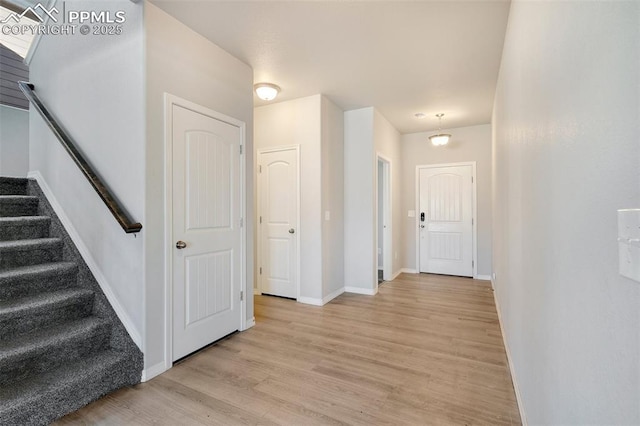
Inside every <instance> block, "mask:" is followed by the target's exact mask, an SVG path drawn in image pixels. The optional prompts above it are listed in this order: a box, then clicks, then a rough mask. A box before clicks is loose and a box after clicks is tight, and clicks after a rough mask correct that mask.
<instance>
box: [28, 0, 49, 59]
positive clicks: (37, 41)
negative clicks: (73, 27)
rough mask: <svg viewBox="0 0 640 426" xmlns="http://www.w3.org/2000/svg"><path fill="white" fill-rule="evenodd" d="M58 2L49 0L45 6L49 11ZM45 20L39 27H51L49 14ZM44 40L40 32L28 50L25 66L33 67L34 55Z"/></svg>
mask: <svg viewBox="0 0 640 426" xmlns="http://www.w3.org/2000/svg"><path fill="white" fill-rule="evenodd" d="M55 3H56V0H49V1H48V2H47V5H46V6H45V7H46V9H47V10H51V8H52V7H53V6H54V5H55ZM45 15H47V16H46V17H45V18H44V21H43V22H42V23H40V24H39V25H41V26H47V25H49V21H50V20H51V17H50V16H49V15H48V14H45ZM41 38H42V33H40V32H38V33H37V34H36V35H35V36H34V37H33V40H31V45H30V46H29V50H27V54H26V55H25V57H24V60H23V61H22V62H24V64H25V65H26V66H29V65H31V60H33V55H35V53H36V50H38V46H40V39H41Z"/></svg>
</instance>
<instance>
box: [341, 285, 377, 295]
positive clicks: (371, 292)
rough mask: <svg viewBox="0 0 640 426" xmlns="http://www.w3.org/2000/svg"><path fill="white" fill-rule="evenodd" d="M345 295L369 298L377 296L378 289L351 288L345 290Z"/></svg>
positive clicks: (347, 287)
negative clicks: (354, 294)
mask: <svg viewBox="0 0 640 426" xmlns="http://www.w3.org/2000/svg"><path fill="white" fill-rule="evenodd" d="M344 292H345V293H356V294H366V295H367V296H375V295H376V294H378V287H376V288H362V287H349V286H346V287H345V288H344Z"/></svg>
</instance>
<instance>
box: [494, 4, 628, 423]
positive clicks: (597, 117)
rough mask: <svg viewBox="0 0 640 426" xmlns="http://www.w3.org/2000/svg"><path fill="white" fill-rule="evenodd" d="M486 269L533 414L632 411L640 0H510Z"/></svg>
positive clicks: (567, 419)
mask: <svg viewBox="0 0 640 426" xmlns="http://www.w3.org/2000/svg"><path fill="white" fill-rule="evenodd" d="M493 132H494V140H493V156H494V165H493V175H494V182H495V184H494V191H493V192H494V194H493V196H494V205H493V212H494V222H493V245H494V257H493V259H494V260H493V264H494V271H495V272H496V275H497V276H496V280H495V282H494V286H495V290H496V296H497V300H498V305H499V312H500V316H501V318H502V325H503V327H504V330H505V339H506V343H507V346H508V349H509V351H510V355H511V363H512V364H513V369H514V370H513V373H514V381H515V383H516V384H517V389H518V390H519V394H520V396H521V401H520V402H521V409H522V410H523V411H524V413H525V415H526V420H527V421H528V423H529V424H532V425H533V424H547V425H551V424H640V403H639V401H640V283H638V282H635V281H631V280H629V279H626V278H623V277H621V276H620V275H619V274H618V247H617V242H616V237H617V215H616V210H617V209H622V208H640V179H639V174H638V170H640V3H638V2H633V1H631V2H625V1H620V2H605V1H601V2H530V1H519V0H514V1H513V2H512V4H511V13H510V17H509V24H508V29H507V34H506V41H505V47H504V51H503V57H502V65H501V70H500V76H499V80H498V87H497V92H496V97H495V104H494V113H493Z"/></svg>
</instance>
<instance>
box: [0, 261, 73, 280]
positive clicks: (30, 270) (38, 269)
mask: <svg viewBox="0 0 640 426" xmlns="http://www.w3.org/2000/svg"><path fill="white" fill-rule="evenodd" d="M76 268H77V265H76V264H75V262H51V263H40V264H37V265H27V266H20V267H17V268H11V269H7V270H4V271H0V282H1V281H2V280H6V279H9V278H14V277H23V276H25V275H38V274H47V273H54V272H61V273H63V272H67V271H70V270H72V269H76Z"/></svg>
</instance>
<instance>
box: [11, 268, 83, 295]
mask: <svg viewBox="0 0 640 426" xmlns="http://www.w3.org/2000/svg"><path fill="white" fill-rule="evenodd" d="M77 274H78V265H76V264H75V263H73V262H55V263H43V264H40V265H29V266H22V267H20V268H12V269H7V270H5V271H0V302H2V301H5V300H9V299H16V298H21V297H25V296H29V295H35V294H37V293H42V292H44V291H51V290H61V289H65V288H69V287H73V286H75V285H76V276H77Z"/></svg>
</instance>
